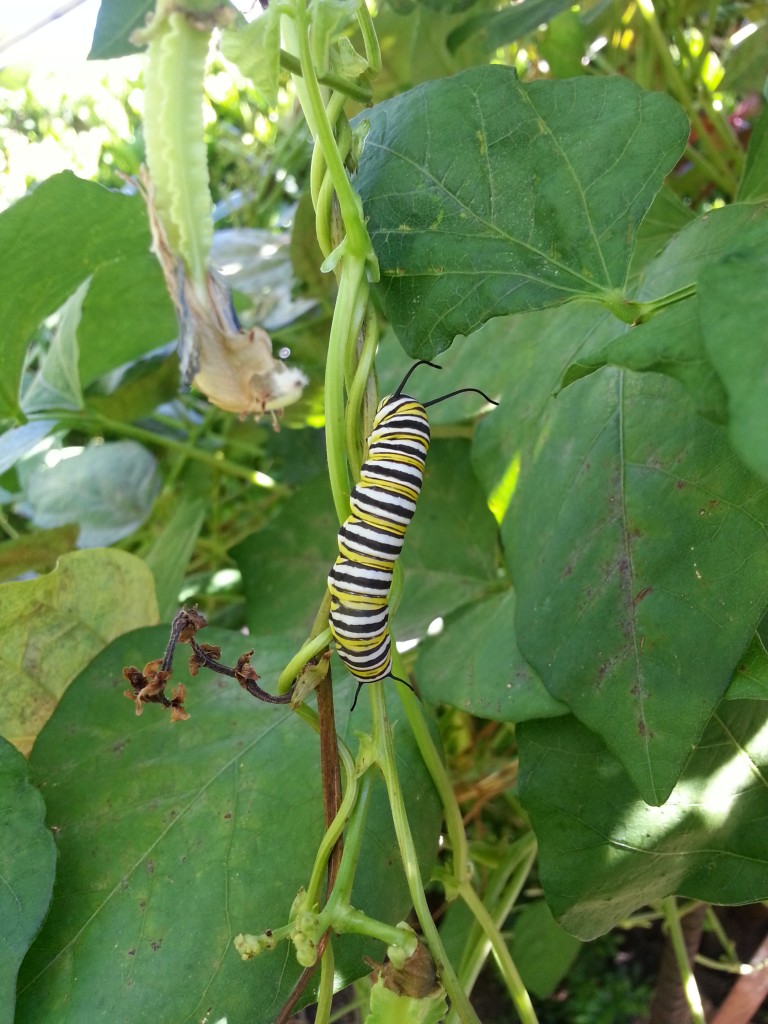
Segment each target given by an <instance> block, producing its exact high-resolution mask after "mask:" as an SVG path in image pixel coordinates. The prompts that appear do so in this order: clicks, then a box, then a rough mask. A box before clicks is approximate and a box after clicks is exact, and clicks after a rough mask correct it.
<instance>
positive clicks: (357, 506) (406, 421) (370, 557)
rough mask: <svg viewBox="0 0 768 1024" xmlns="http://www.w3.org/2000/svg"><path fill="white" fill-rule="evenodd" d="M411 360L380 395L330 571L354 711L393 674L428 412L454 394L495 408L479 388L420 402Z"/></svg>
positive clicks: (335, 627) (333, 617)
mask: <svg viewBox="0 0 768 1024" xmlns="http://www.w3.org/2000/svg"><path fill="white" fill-rule="evenodd" d="M419 366H432V367H434V368H435V369H437V370H439V369H440V367H439V366H437V364H436V363H431V362H429V361H428V360H426V359H421V360H419V361H418V362H417V363H414V364H413V366H412V367H411V368H410V370H409V371H408V373H407V374H406V375H405V377H404V378H403V380H402V382H401V384H400V386H399V387H398V389H397V390H396V391H395V393H394V394H392V395H388V396H387V397H386V398H383V399H382V400H381V402H380V403H379V407H378V409H377V410H376V415H375V417H374V420H373V429H372V430H371V434H370V437H369V438H368V458H367V459H366V461H365V463H364V464H363V468H362V470H361V471H360V479H359V481H358V482H357V484H356V486H355V487H354V489H353V490H352V494H351V495H350V507H351V515H350V516H349V517H348V518H347V519H346V521H345V522H344V525H343V526H342V527H341V529H340V530H339V536H338V542H339V557H338V558H337V559H336V562H335V563H334V566H333V568H332V569H331V572H330V574H329V576H328V589H329V590H330V593H331V611H330V616H329V623H330V627H331V634H332V635H333V638H334V640H335V641H336V649H337V651H338V654H339V657H340V658H341V660H342V661H343V663H344V665H345V666H346V668H347V670H348V671H349V672H350V674H351V675H353V676H354V677H355V679H357V681H358V685H357V690H356V692H355V699H354V702H353V704H352V710H354V707H355V704H356V703H357V698H358V695H359V693H360V689H361V687H362V686H363V684H364V683H375V682H377V681H378V680H379V679H385V678H386V677H387V676H391V677H392V678H393V679H397V681H398V682H400V683H404V684H405V685H406V686H408V687H410V689H413V687H412V686H411V684H410V683H409V682H407V681H406V680H405V679H400V678H399V677H398V676H393V675H392V638H391V636H390V633H389V591H390V587H391V585H392V570H393V568H394V565H395V562H396V561H397V559H398V557H399V555H400V551H401V549H402V546H403V540H404V538H405V531H406V529H407V528H408V524H409V523H410V521H411V519H412V517H413V513H414V512H415V511H416V501H417V499H418V497H419V492H420V491H421V483H422V476H423V473H424V463H425V460H426V457H427V450H428V449H429V437H430V434H429V419H428V417H427V409H428V408H429V406H431V405H437V403H438V402H444V401H445V400H446V399H447V398H453V397H454V396H455V395H461V394H465V393H467V392H474V393H476V394H479V395H482V396H483V398H484V399H485V400H486V401H487V402H490V403H491V405H496V404H497V403H496V402H494V401H493V400H492V399H491V398H489V397H488V396H487V395H486V394H485V393H484V392H483V391H480V390H479V389H478V388H461V389H459V390H458V391H451V392H450V393H449V394H447V395H443V396H442V397H441V398H434V399H432V401H431V402H425V403H424V404H422V403H421V402H419V401H417V400H416V399H415V398H412V397H411V396H410V395H405V394H403V388H404V387H405V385H406V384H407V383H408V378H409V377H410V376H411V374H412V373H413V371H414V370H415V369H416V368H417V367H419Z"/></svg>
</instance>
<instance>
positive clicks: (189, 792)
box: [16, 628, 440, 1024]
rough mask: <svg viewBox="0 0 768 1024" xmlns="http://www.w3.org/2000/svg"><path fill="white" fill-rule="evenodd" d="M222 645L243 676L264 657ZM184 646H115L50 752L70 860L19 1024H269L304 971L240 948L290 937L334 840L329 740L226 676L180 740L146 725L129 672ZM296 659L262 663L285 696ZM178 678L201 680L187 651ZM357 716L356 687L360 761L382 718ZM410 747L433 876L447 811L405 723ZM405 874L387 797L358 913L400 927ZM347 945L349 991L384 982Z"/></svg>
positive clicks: (401, 738)
mask: <svg viewBox="0 0 768 1024" xmlns="http://www.w3.org/2000/svg"><path fill="white" fill-rule="evenodd" d="M206 633H210V635H205V637H204V638H205V639H206V640H207V641H208V642H212V643H215V644H220V645H221V646H222V649H223V653H222V658H223V660H225V661H227V662H229V663H230V664H231V663H232V662H233V661H234V660H235V659H236V657H237V656H238V655H239V654H240V653H242V652H243V649H244V648H245V647H246V646H247V641H246V639H244V638H243V637H242V636H241V635H240V634H239V633H234V632H232V633H229V632H225V631H222V630H208V631H206ZM166 637H167V630H165V629H160V628H156V629H152V630H140V631H137V632H135V633H133V634H131V635H130V636H125V637H121V638H120V639H119V640H118V641H116V642H115V643H114V644H112V645H111V646H110V647H109V648H108V649H107V650H106V651H104V652H103V653H102V654H101V655H100V656H99V657H98V658H97V659H96V661H94V662H93V663H92V664H91V665H90V666H89V668H88V669H87V670H86V671H85V672H84V673H83V674H82V675H81V676H80V677H79V679H78V680H76V682H75V683H74V684H73V685H72V686H71V687H70V688H69V690H68V691H67V693H66V695H65V697H64V699H63V700H62V701H61V703H60V705H59V707H58V708H57V711H56V714H55V715H54V717H53V718H52V719H51V721H50V723H49V724H48V725H47V727H46V728H45V730H44V731H43V733H42V734H41V735H40V737H39V739H38V741H37V744H36V746H35V750H34V752H33V755H32V767H33V770H34V775H35V778H36V779H37V781H38V783H39V784H40V785H41V786H42V787H43V792H44V793H45V795H46V799H47V803H48V816H49V821H50V822H51V823H53V824H55V825H56V826H57V836H58V847H59V857H60V860H59V870H58V876H57V883H56V887H55V890H54V897H53V903H52V907H51V911H50V913H49V915H48V918H47V920H46V923H45V927H44V929H43V932H42V933H41V935H40V937H39V939H38V941H37V942H36V943H35V945H34V946H33V947H32V949H31V950H30V953H29V955H28V956H27V959H26V961H25V963H24V966H23V969H22V971H23V973H22V977H21V980H20V999H19V1011H18V1016H17V1019H16V1024H37V1022H39V1021H42V1020H45V1021H46V1024H64V1022H66V1021H74V1020H77V1021H90V1022H93V1024H111V1022H113V1021H116V1020H119V1021H120V1022H121V1024H134V1022H135V1024H140V1022H141V1024H143V1022H145V1021H147V1020H149V1019H154V1020H158V1021H164V1020H167V1019H168V1018H169V1012H170V1014H171V1016H172V1018H173V1020H174V1021H176V1022H179V1024H181V1022H188V1024H192V1022H196V1021H200V1020H202V1019H205V1018H206V1017H208V1019H210V1020H221V1019H222V1018H226V1019H227V1021H228V1022H229V1024H259V1022H264V1024H267V1022H271V1021H272V1020H274V1018H275V1016H276V1014H277V1012H278V1009H279V1007H280V1005H281V1003H282V1001H283V1000H284V999H285V998H286V996H287V994H288V992H289V991H290V989H291V987H292V986H293V984H294V982H295V981H296V979H297V977H298V975H299V973H300V970H301V969H300V968H299V966H298V965H297V963H296V961H295V958H294V955H293V952H292V950H291V949H290V948H288V947H286V946H280V947H279V948H278V949H277V950H276V951H275V952H274V953H271V954H269V953H265V954H263V955H262V956H261V957H260V958H259V959H257V960H255V961H253V962H249V963H243V962H242V961H241V960H240V959H239V957H238V955H237V954H236V952H235V951H234V949H233V946H232V940H233V938H234V936H235V935H236V934H238V933H239V932H241V931H245V932H256V933H258V932H261V931H262V930H264V929H266V928H275V927H277V926H280V925H283V924H284V923H286V921H287V919H288V912H289V909H290V906H291V903H292V901H293V899H294V897H295V896H296V893H297V890H298V888H299V886H300V885H302V884H306V882H307V880H308V877H309V872H310V869H311V865H312V861H313V858H314V852H315V848H316V845H317V842H318V840H319V839H320V836H321V835H322V831H323V810H322V802H321V799H320V779H319V755H318V744H317V737H316V736H315V734H314V733H313V732H312V730H311V729H309V728H308V727H307V725H306V724H305V723H304V722H302V721H301V720H299V719H298V718H297V717H296V716H294V715H292V714H291V712H290V711H288V710H286V709H283V708H276V707H272V706H269V705H265V704H259V703H258V702H257V701H254V700H253V698H252V697H250V696H249V695H248V694H247V693H246V692H245V691H244V690H242V689H241V688H240V687H239V686H238V685H237V684H236V683H235V682H233V681H232V680H231V679H226V678H222V677H211V676H210V675H207V676H206V675H200V676H198V677H196V678H195V680H194V681H193V682H191V683H190V684H189V687H188V693H187V700H186V706H187V709H188V710H189V712H190V713H191V719H190V720H189V721H187V722H183V723H176V724H174V725H170V724H169V721H168V715H167V712H164V711H163V710H162V709H161V708H159V707H157V706H148V707H145V708H144V712H143V715H142V716H141V718H137V717H136V716H135V714H134V713H133V710H132V707H131V705H130V704H129V702H128V701H126V700H125V699H123V697H122V695H121V691H122V690H123V689H124V686H125V683H124V681H122V680H121V675H120V672H121V667H122V666H123V665H126V664H136V665H139V666H140V665H143V664H144V662H145V661H147V660H148V659H150V658H153V657H157V656H158V655H159V654H160V653H161V652H162V649H163V647H164V645H165V641H166ZM182 650H183V649H182ZM291 653H292V650H291V645H290V642H286V641H284V640H283V641H277V640H275V641H264V640H259V642H258V646H257V651H256V655H255V657H254V666H255V667H256V669H257V670H258V671H259V672H260V673H261V674H262V675H263V677H264V681H265V684H266V685H267V686H268V687H270V688H271V683H272V682H273V681H274V679H275V678H276V675H277V673H278V672H279V670H280V668H281V667H282V665H283V664H284V663H285V662H286V661H287V659H288V658H289V657H290V655H291ZM175 679H176V680H186V679H187V673H186V671H185V670H184V667H183V657H182V652H181V651H180V652H179V655H178V658H177V663H176V669H175ZM350 703H351V687H348V688H347V690H346V691H344V690H342V695H341V697H340V699H338V700H337V707H338V708H340V720H341V724H342V732H343V734H344V735H345V736H346V738H347V742H348V743H350V744H352V746H353V747H354V745H355V743H356V741H355V738H354V736H353V730H355V729H365V728H367V727H368V720H367V718H366V713H365V710H364V708H363V706H362V704H361V706H360V707H359V708H358V709H357V710H356V712H355V715H354V716H353V717H352V718H350V719H348V718H347V715H346V714H345V712H344V710H343V709H344V707H345V706H348V705H349V704H350ZM363 703H364V702H363ZM390 710H391V714H392V717H393V719H397V718H398V712H397V710H396V708H395V707H394V705H393V707H392V708H391V709H390ZM395 736H396V742H397V745H398V755H399V759H400V764H401V767H402V770H403V771H404V772H405V773H406V775H407V777H408V779H409V786H408V787H407V791H408V793H409V798H408V799H409V810H410V817H411V821H412V826H413V829H414V834H415V837H416V841H417V845H418V847H419V850H420V855H421V857H422V858H423V864H424V869H425V871H426V872H427V873H428V872H429V868H430V866H431V863H432V861H433V859H434V855H435V851H436V849H437V838H438V830H439V822H440V813H439V807H438V803H437V800H436V797H435V795H434V791H433V789H432V786H431V783H430V781H429V779H428V777H427V775H426V770H425V769H424V767H423V764H421V762H420V758H419V756H418V752H417V751H416V748H415V745H414V742H413V739H412V737H411V735H410V730H409V729H408V728H407V726H405V724H404V722H403V724H402V725H398V726H397V728H396V730H395ZM399 863H400V862H399V857H398V854H397V848H396V844H395V840H394V835H393V831H392V826H391V818H390V817H389V814H388V812H387V806H386V800H385V799H384V793H383V787H379V788H378V790H377V793H376V795H375V799H374V804H373V806H372V807H371V810H370V815H369V819H368V826H367V836H366V839H365V842H364V847H363V851H362V853H361V858H360V864H359V869H358V876H357V880H356V884H355V889H354V892H353V897H352V898H353V902H354V904H355V905H356V906H358V907H359V908H360V909H361V910H364V911H365V912H367V913H368V914H370V915H371V916H374V917H377V918H379V919H381V920H386V921H389V922H392V923H394V922H396V921H398V920H400V919H401V918H402V917H403V916H404V915H405V914H406V913H407V910H408V906H409V900H408V894H407V887H406V885H405V881H404V878H403V874H402V869H401V868H400V867H399ZM333 941H334V948H335V952H336V964H335V968H336V972H337V984H339V985H344V984H345V983H346V982H347V981H348V980H350V979H351V978H353V977H357V976H360V975H362V974H365V973H367V972H368V970H369V968H368V967H367V966H366V965H365V963H364V962H363V959H362V957H363V955H364V954H368V955H373V956H378V958H379V959H381V954H382V952H383V950H382V949H381V948H380V947H378V946H377V944H375V943H374V944H371V943H370V942H368V943H363V942H361V941H360V940H358V939H357V938H355V937H350V938H342V939H340V940H338V939H334V940H333ZM169 1008H171V1010H170V1011H169Z"/></svg>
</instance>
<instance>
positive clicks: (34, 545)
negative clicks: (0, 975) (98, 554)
mask: <svg viewBox="0 0 768 1024" xmlns="http://www.w3.org/2000/svg"><path fill="white" fill-rule="evenodd" d="M76 540H77V527H76V526H59V527H58V528H57V529H55V530H35V531H34V533H25V534H22V535H21V536H20V537H16V538H15V539H14V540H7V541H4V542H3V543H2V544H0V580H12V579H14V578H15V577H16V576H21V574H22V573H26V572H30V571H34V572H45V571H46V570H48V569H51V568H52V567H53V564H54V562H55V561H56V559H57V558H58V557H59V556H60V555H63V554H65V553H66V552H67V551H71V550H72V549H73V548H74V546H75V541H76Z"/></svg>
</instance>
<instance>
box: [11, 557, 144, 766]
mask: <svg viewBox="0 0 768 1024" xmlns="http://www.w3.org/2000/svg"><path fill="white" fill-rule="evenodd" d="M0 594H1V595H2V601H0V608H1V609H2V615H1V617H0V630H1V631H2V634H3V637H4V641H3V644H2V647H1V648H0V673H2V678H3V684H4V687H5V695H4V697H3V702H2V713H1V714H0V722H2V728H0V731H1V732H2V733H3V735H5V736H7V737H8V738H9V739H12V740H13V741H14V743H16V745H17V746H20V747H23V748H24V749H28V748H29V747H30V746H31V743H32V740H33V739H34V737H35V736H36V735H37V733H38V731H39V730H40V727H41V726H42V724H43V723H44V722H45V721H46V720H47V718H48V717H49V715H50V714H51V712H52V711H53V708H54V707H55V706H56V701H57V699H58V698H59V697H60V696H61V694H62V693H63V692H64V690H65V689H66V687H67V686H68V684H69V683H70V682H71V680H72V679H73V678H74V677H75V676H76V675H77V673H78V672H80V671H81V669H82V668H83V667H84V666H85V665H87V664H88V662H89V661H90V660H91V659H92V658H93V657H94V656H95V655H96V654H98V652H99V651H100V650H101V649H102V648H103V647H105V646H106V644H108V643H109V642H110V640H112V639H114V637H116V636H120V634H121V633H127V632H128V631H129V630H131V629H135V628H137V627H138V626H144V625H149V624H153V623H155V622H157V603H156V601H155V593H154V581H153V578H152V574H151V572H150V571H149V569H148V568H147V567H146V566H145V565H144V563H143V562H142V561H141V560H140V559H138V558H136V557H135V556H134V555H129V554H127V553H126V552H124V551H109V550H103V551H102V550H95V551H75V552H72V553H70V554H67V555H62V557H61V558H60V559H59V562H58V564H57V566H56V569H55V570H54V571H53V572H51V573H49V574H48V575H47V576H39V577H38V578H37V579H33V580H24V581H22V582H18V583H4V584H3V585H2V587H0ZM107 594H108V595H109V598H108V600H107V599H106V597H105V595H107Z"/></svg>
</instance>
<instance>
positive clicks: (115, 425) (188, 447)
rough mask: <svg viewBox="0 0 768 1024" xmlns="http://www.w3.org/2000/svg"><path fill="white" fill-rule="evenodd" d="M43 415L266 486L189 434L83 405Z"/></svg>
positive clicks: (282, 490)
mask: <svg viewBox="0 0 768 1024" xmlns="http://www.w3.org/2000/svg"><path fill="white" fill-rule="evenodd" d="M45 415H46V418H47V419H50V418H52V417H55V418H56V420H57V422H58V423H60V424H62V426H68V427H69V428H70V429H80V430H83V431H84V432H85V433H88V434H94V433H96V430H94V427H96V428H98V431H99V432H103V433H107V434H114V435H115V436H117V437H128V438H131V439H133V440H135V441H141V442H142V443H144V444H146V445H147V446H148V447H149V448H165V449H166V450H167V451H171V452H178V453H179V454H180V455H182V456H183V457H184V458H185V459H193V460H194V461H195V462H200V463H202V465H204V466H209V467H210V468H211V469H215V470H216V471H217V472H218V473H223V474H224V475H225V476H231V477H235V478H236V479H238V480H245V481H246V482H247V483H249V484H253V485H254V487H265V484H264V483H262V482H260V480H259V478H258V476H257V474H256V470H254V469H248V468H247V467H246V466H241V465H239V464H238V463H237V462H232V461H231V460H230V459H227V458H226V457H225V456H224V455H223V454H222V453H221V452H207V451H205V450H204V449H202V448H200V447H199V446H195V445H194V444H193V441H192V438H188V439H187V440H185V441H179V440H177V439H176V438H175V437H168V436H167V435H165V434H160V433H156V432H155V431H152V430H146V429H145V428H143V427H137V426H136V425H135V424H134V423H126V422H124V421H123V420H113V419H110V418H109V417H108V416H104V415H102V414H101V413H99V412H95V411H94V410H92V409H86V410H84V411H83V412H70V411H68V410H66V409H61V410H47V411H46V414H45ZM266 489H267V490H269V492H270V494H274V495H275V497H276V498H280V497H285V496H286V495H287V494H288V493H289V490H288V488H287V487H283V486H282V485H280V484H276V485H274V486H269V487H268V488H266Z"/></svg>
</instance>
